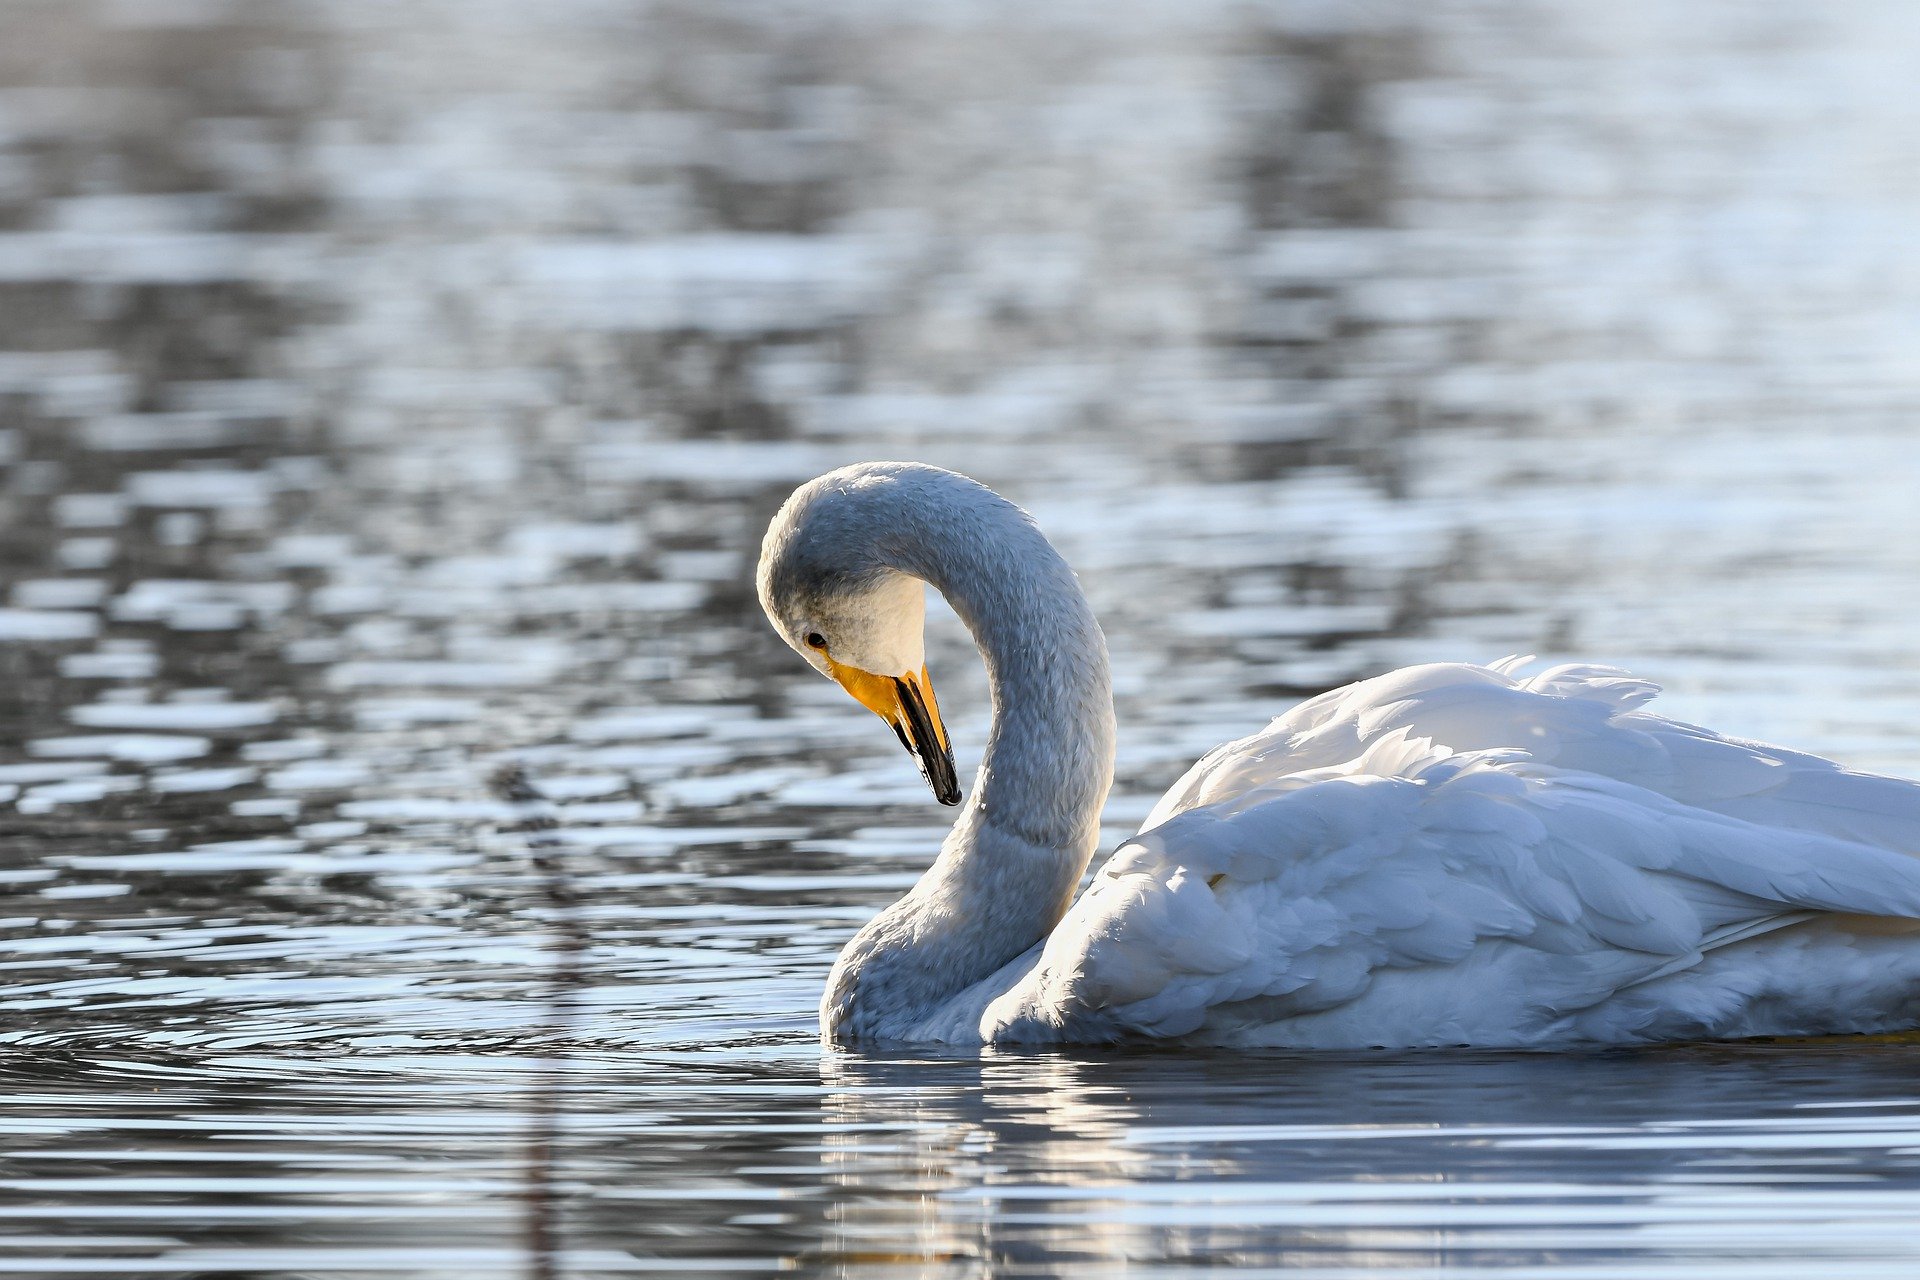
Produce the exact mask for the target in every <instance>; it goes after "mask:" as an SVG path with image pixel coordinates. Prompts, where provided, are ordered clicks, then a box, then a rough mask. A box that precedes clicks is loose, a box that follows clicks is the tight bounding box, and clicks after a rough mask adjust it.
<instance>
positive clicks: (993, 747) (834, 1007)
mask: <svg viewBox="0 0 1920 1280" xmlns="http://www.w3.org/2000/svg"><path fill="white" fill-rule="evenodd" d="M921 583H927V584H930V585H932V586H933V587H934V588H935V589H937V590H940V591H942V592H943V593H944V594H945V595H946V596H947V598H948V600H949V601H950V602H951V603H952V604H953V605H954V608H955V610H956V611H957V612H958V613H959V614H960V616H961V618H962V620H963V621H964V622H965V623H966V624H967V626H968V627H969V629H970V630H971V632H972V634H973V636H974V639H975V641H976V643H977V644H978V645H979V646H980V648H981V651H982V654H983V656H984V658H985V660H986V663H987V669H988V675H989V680H990V684H991V688H992V691H993V699H994V727H993V731H992V733H991V735H990V738H989V742H988V745H987V748H986V753H985V757H984V760H983V763H982V765H981V768H980V772H979V775H978V778H977V780H976V782H975V785H974V788H973V791H972V795H971V797H970V799H969V800H968V801H967V804H966V807H965V808H964V809H963V810H962V812H961V814H960V816H959V820H958V821H957V822H956V823H955V825H954V828H953V830H952V832H951V833H950V834H949V836H948V837H947V839H946V841H945V843H944V844H943V846H942V848H941V851H940V854H939V856H938V857H937V858H936V859H935V861H934V864H933V866H932V867H931V868H930V869H929V870H928V871H927V873H926V874H925V875H924V876H923V877H922V878H921V880H920V881H919V882H918V883H917V884H916V885H915V886H914V887H913V888H912V889H911V890H909V891H908V893H907V894H906V895H905V896H904V897H903V898H901V899H900V900H899V901H898V902H896V903H894V904H893V905H892V906H890V907H888V908H887V909H886V910H885V911H883V912H881V913H880V915H879V916H878V917H876V918H875V919H874V920H873V921H872V922H871V923H869V924H868V925H867V926H866V927H865V928H863V929H862V930H860V931H859V932H858V933H857V934H856V935H855V936H854V938H853V939H852V941H851V942H849V943H848V944H847V947H846V949H845V950H844V951H843V952H842V953H841V955H840V958H839V960H838V961H837V962H836V964H835V966H834V969H833V972H832V974H831V976H830V977H829V979H828V984H827V990H826V994H825V996H824V998H823V1000H822V1003H821V1015H820V1016H821V1029H822V1032H823V1034H824V1035H825V1036H826V1037H827V1038H828V1039H830V1040H834V1041H848V1042H861V1041H878V1042H941V1043H949V1044H961V1045H965V1044H974V1045H979V1044H995V1043H1089V1042H1106V1041H1117V1040H1133V1039H1146V1040H1162V1041H1168V1040H1171V1041H1180V1042H1184V1043H1194V1044H1231V1045H1248V1046H1254V1045H1262V1046H1286V1047H1295V1048H1340V1049H1352V1048H1368V1047H1388V1048H1411V1047H1421V1046H1450V1045H1475V1046H1487V1047H1532V1048H1551V1047H1559V1046H1573V1045H1580V1044H1596V1043H1598V1044H1626V1043H1647V1042H1656V1041H1662V1040H1676V1039H1701V1038H1709V1039H1713V1038H1734V1037H1746V1036H1782V1035H1810V1034H1833V1033H1853V1032H1858V1033H1878V1032H1889V1031H1898V1030H1905V1029H1909V1028H1913V1027H1915V1026H1916V1025H1920V784H1916V783H1913V782H1908V781H1903V780H1900V779H1895V778H1888V777H1881V776H1877V775H1872V774H1865V773H1859V772H1854V771H1852V770H1848V769H1845V768H1843V767H1841V766H1840V765H1837V764H1835V763H1833V762H1831V761H1828V760H1823V759H1820V758H1818V757H1815V756H1810V755H1805V754H1801V753H1798V752H1794V751H1789V750H1785V749H1783V748H1779V747H1773V746H1767V745H1763V744H1759V743H1753V742H1744V741H1740V740H1738V739H1733V738H1728V737H1723V736H1720V735H1718V734H1714V733H1712V732H1710V731H1708V730H1705V729H1701V728H1697V727H1695V726H1692V725H1687V724H1682V723H1679V722H1677V721H1673V720H1668V719H1665V718H1663V717H1661V716H1658V715H1655V714H1653V713H1651V712H1649V711H1647V710H1646V709H1645V706H1646V704H1647V703H1648V702H1649V701H1650V700H1651V699H1652V698H1653V697H1654V695H1655V694H1656V693H1657V692H1658V691H1657V689H1656V688H1655V686H1654V685H1652V684H1650V683H1648V682H1646V681H1644V680H1639V679H1635V678H1634V677H1632V676H1630V675H1627V674H1626V673H1624V672H1621V671H1618V670H1614V669H1611V668H1606V667H1590V666H1560V667H1556V668H1553V669H1551V670H1548V671H1545V672H1542V673H1539V674H1535V675H1531V676H1528V675H1525V674H1523V672H1524V668H1525V665H1526V663H1527V660H1525V659H1508V660H1505V661H1503V662H1500V663H1495V664H1493V665H1491V666H1473V665H1467V664H1464V663H1438V664H1431V665H1426V666H1417V667H1409V668H1406V669H1404V670H1400V671H1394V672H1390V673H1388V674H1386V675H1383V676H1379V677H1377V678H1374V679H1371V680H1365V681H1362V682H1360V683H1357V684H1353V685H1349V686H1347V687H1345V688H1342V689H1335V690H1333V691H1331V692H1329V693H1325V694H1322V695H1320V696H1319V697H1316V698H1313V699H1311V700H1310V701H1308V702H1305V703H1303V704H1302V705H1300V706H1298V707H1296V708H1295V709H1294V710H1292V711H1290V712H1288V713H1287V714H1286V715H1283V716H1281V717H1280V718H1279V719H1277V720H1275V721H1273V722H1272V723H1271V724H1270V725H1268V726H1267V727H1266V728H1265V729H1263V730H1262V731H1260V732H1258V733H1256V734H1253V735H1252V736H1250V737H1246V738H1242V739H1240V740H1238V741H1235V742H1230V743H1227V744H1225V745H1223V746H1221V747H1218V748H1216V749H1215V750H1214V751H1212V752H1210V753H1209V754H1208V755H1207V756H1206V757H1205V758H1203V759H1202V760H1200V761H1199V762H1198V763H1197V764H1195V765H1194V766H1193V768H1192V769H1191V770H1189V771H1188V773H1187V774H1186V776H1185V777H1183V778H1182V779H1181V780H1180V781H1179V782H1178V783H1176V784H1175V785H1174V787H1173V789H1172V790H1170V791H1169V792H1168V793H1167V794H1166V796H1165V797H1164V798H1163V799H1162V800H1161V801H1160V803H1159V805H1158V806H1157V807H1156V808H1155V809H1154V811H1153V813H1152V814H1151V815H1150V816H1149V817H1148V819H1147V820H1146V822H1145V823H1144V824H1143V826H1142V829H1141V831H1140V833H1139V834H1138V835H1136V836H1134V837H1133V838H1132V839H1130V840H1128V841H1126V842H1125V843H1124V844H1122V845H1121V846H1120V848H1119V849H1117V850H1116V851H1115V852H1114V854H1113V856H1112V857H1111V858H1110V859H1109V860H1108V862H1107V863H1106V864H1105V865H1104V866H1103V867H1102V868H1101V870H1100V871H1099V873H1098V874H1097V875H1096V876H1095V877H1094V879H1093V881H1092V883H1091V885H1090V886H1089V887H1088V888H1087V889H1086V891H1085V892H1084V893H1082V894H1081V895H1080V896H1079V898H1078V900H1077V901H1076V900H1074V891H1075V889H1076V888H1077V886H1078V885H1079V883H1080V880H1081V878H1082V875H1083V873H1084V871H1085V869H1086V866H1087V863H1088V861H1089V860H1090V858H1091V856H1092V854H1093V849H1094V844H1095V842H1096V840H1097V838H1098V819H1099V813H1100V809H1101V806H1102V804H1103V802H1104V800H1105V797H1106V793H1107V789H1108V787H1109V786H1110V784H1111V781H1112V765H1113V714H1112V699H1111V693H1110V687H1109V682H1108V676H1107V661H1106V648H1105V642H1104V640H1103V638H1102V637H1101V634H1100V630H1099V627H1098V625H1097V624H1096V623H1095V621H1094V619H1093V616H1092V613H1091V611H1090V610H1089V608H1088V607H1087V604H1086V601H1085V599H1084V597H1083V596H1082V595H1081V593H1080V590H1079V587H1078V585H1077V583H1076V582H1075V581H1074V578H1073V575H1072V573H1071V571H1070V570H1068V569H1067V567H1066V565H1065V563H1064V562H1063V561H1062V560H1061V559H1060V557H1059V556H1058V554H1057V553H1055V552H1054V550H1053V549H1052V547H1051V546H1050V545H1049V544H1048V543H1047V541H1046V539H1045V538H1044V537H1043V536H1042V535H1041V534H1040V533H1039V531H1038V529H1036V528H1035V527H1034V525H1033V523H1032V521H1031V520H1030V519H1028V518H1027V517H1026V515H1025V514H1024V513H1023V512H1021V511H1019V509H1018V508H1016V507H1014V506H1012V504H1010V503H1008V502H1006V501H1005V500H1004V499H1001V498H1000V497H998V496H997V495H995V494H993V493H992V492H991V491H990V490H988V489H986V488H984V487H983V486H981V485H978V484H976V483H975V482H973V481H971V480H968V479H966V478H965V477H962V476H959V475H956V474H954V473H952V472H947V471H942V470H939V469H937V468H932V467H925V466H919V465H915V464H908V463H866V464H861V465H859V466H855V467H848V468H843V469H842V470H840V471H836V472H833V473H830V474H829V475H826V476H823V477H821V478H820V479H818V480H815V481H812V482H811V483H809V484H808V485H805V486H803V487H802V488H801V489H800V490H799V491H797V492H796V493H795V494H794V496H793V497H792V498H790V499H789V500H788V502H787V504H786V506H785V507H783V508H782V510H781V512H780V514H779V515H778V516H777V517H776V518H775V520H774V523H773V526H772V528H771V529H770V530H769V532H768V535H767V540H766V545H765V547H764V549H763V553H762V557H761V563H760V573H759V588H760V595H761V600H762V603H763V605H764V606H765V607H766V610H767V613H768V615H769V617H770V618H771V619H772V620H773V622H774V624H775V627H776V628H777V629H778V630H779V631H780V632H781V633H782V635H783V636H784V637H785V638H786V639H787V640H788V642H789V643H790V644H792V645H793V647H794V648H796V649H797V650H799V651H800V652H801V653H802V654H803V655H805V656H806V657H807V658H808V660H809V661H810V662H812V663H813V664H814V665H815V666H816V667H817V668H819V669H820V670H822V671H823V672H825V673H826V674H828V675H830V676H832V677H833V678H835V679H838V680H840V681H841V683H842V684H844V685H846V686H847V687H848V689H849V691H850V692H853V693H854V694H855V696H856V697H858V698H860V700H861V701H862V702H865V703H866V704H867V705H868V706H870V707H873V709H875V710H876V711H878V712H879V713H880V714H881V715H882V716H883V717H885V718H887V719H889V720H890V721H891V722H892V723H893V724H894V725H895V728H896V730H897V731H899V733H900V736H901V738H902V740H903V741H904V742H906V743H907V745H908V746H909V748H910V749H911V750H913V751H914V753H915V755H916V758H918V759H919V760H920V761H921V764H922V769H923V772H924V773H926V774H927V776H928V779H929V781H930V782H933V783H934V785H935V789H936V792H937V793H939V794H941V796H942V798H943V799H948V800H949V801H951V800H952V799H955V798H957V795H958V792H957V787H953V786H951V784H950V783H949V785H947V786H946V787H945V788H944V789H943V786H942V783H943V781H944V780H950V779H951V778H952V764H951V754H950V752H947V751H946V739H945V731H944V729H942V728H940V727H939V725H938V710H937V706H936V705H935V704H933V702H932V691H931V687H930V685H929V684H928V683H927V681H926V672H925V667H924V664H923V660H922V654H921V643H920V626H921V620H922V619H921V594H920V584H921ZM916 707H920V708H921V711H920V713H918V715H917V718H916V711H915V708H916ZM927 707H931V708H932V710H931V712H927V711H925V708H927ZM943 755H944V757H945V764H944V771H943V766H942V762H941V757H942V756H943Z"/></svg>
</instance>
